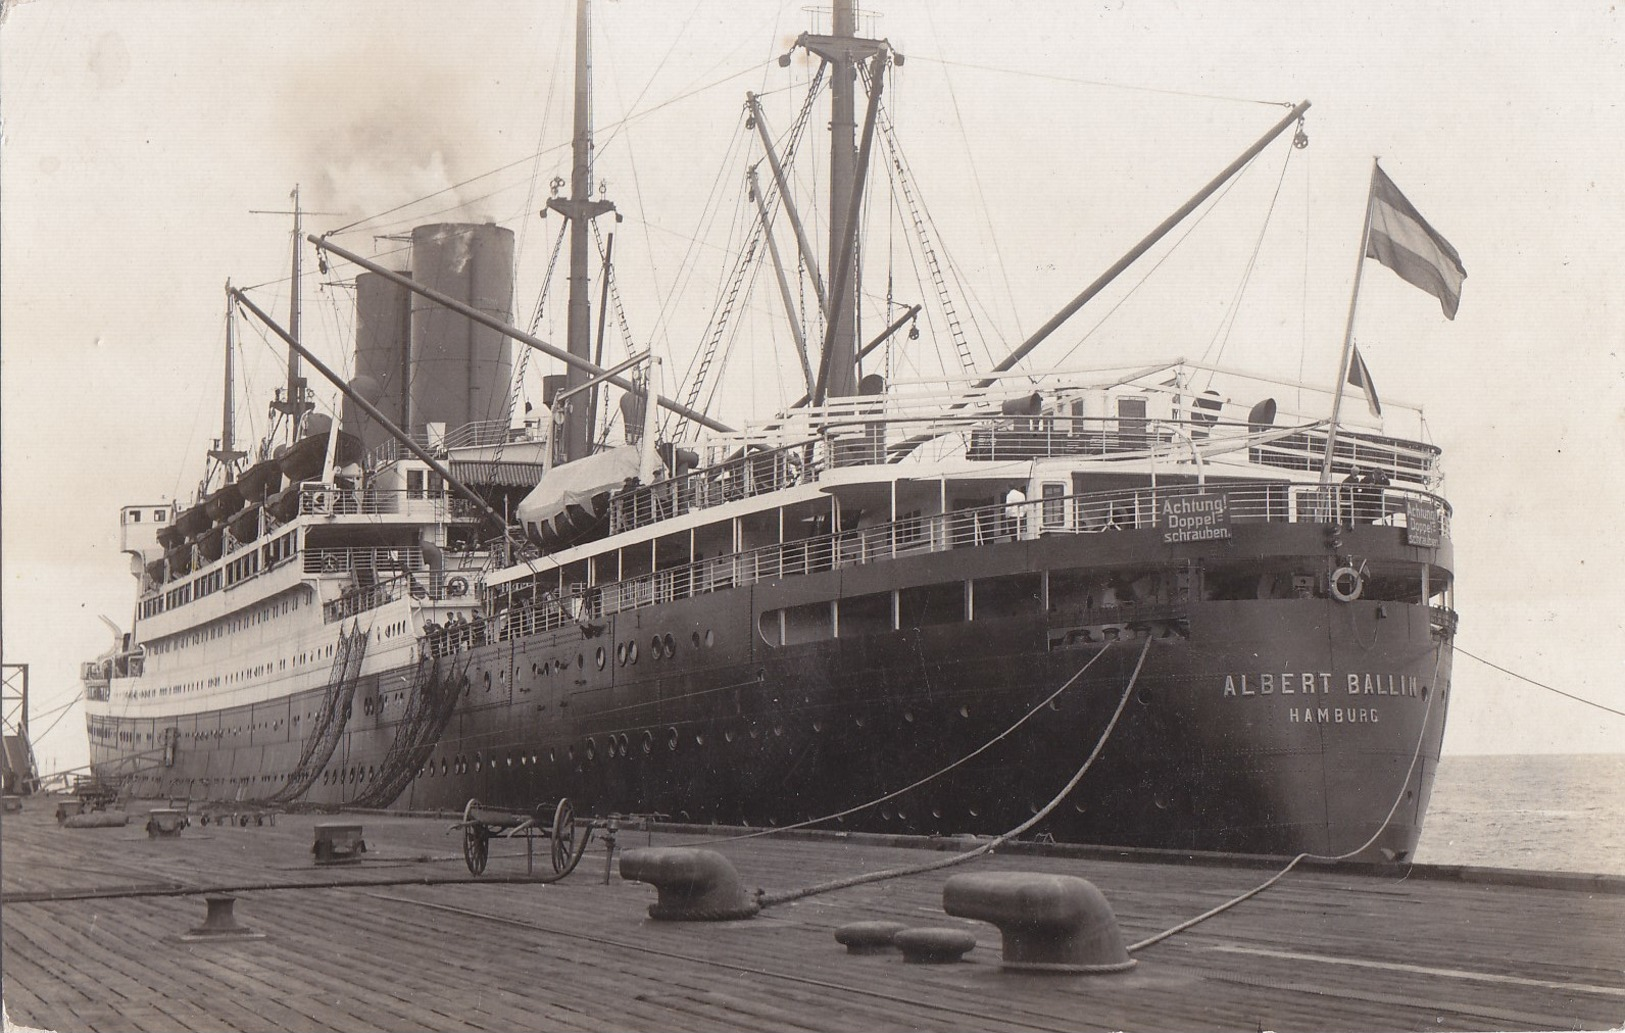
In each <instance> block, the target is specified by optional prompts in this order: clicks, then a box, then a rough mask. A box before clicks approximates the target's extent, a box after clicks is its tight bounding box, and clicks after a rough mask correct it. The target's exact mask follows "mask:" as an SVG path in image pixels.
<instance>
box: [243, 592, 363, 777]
mask: <svg viewBox="0 0 1625 1033" xmlns="http://www.w3.org/2000/svg"><path fill="white" fill-rule="evenodd" d="M367 638H368V635H367V633H366V632H364V631H362V630H361V624H360V622H359V621H358V622H356V623H355V625H354V626H353V627H352V629H351V630H350V631H345V630H344V629H343V628H342V627H341V628H340V629H339V641H338V648H337V649H335V650H334V651H333V671H332V673H331V674H330V675H329V677H328V681H327V697H326V698H325V699H323V700H322V709H321V711H320V712H319V713H317V715H316V722H315V727H313V728H312V729H311V730H310V734H309V735H308V736H306V737H305V746H304V749H303V750H301V751H300V753H299V763H297V764H295V765H294V768H293V773H292V774H291V775H289V776H288V781H287V784H286V785H284V786H283V787H282V788H281V789H278V790H277V791H276V792H274V793H272V794H271V795H270V796H269V797H267V800H268V801H269V802H271V803H291V802H292V801H294V800H296V799H298V798H299V797H301V796H303V795H304V793H305V791H306V790H307V789H309V788H310V787H311V785H312V784H314V783H315V781H316V778H317V776H319V775H320V774H321V773H322V769H323V768H325V767H326V766H327V762H328V761H329V760H331V759H332V757H333V751H334V750H335V749H337V748H338V744H339V739H340V738H341V737H342V736H343V735H344V726H345V723H346V722H348V721H349V720H350V705H351V702H352V701H353V700H354V699H355V687H356V683H357V682H359V681H360V680H361V659H362V657H363V656H365V655H366V652H367Z"/></svg>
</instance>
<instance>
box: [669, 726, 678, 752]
mask: <svg viewBox="0 0 1625 1033" xmlns="http://www.w3.org/2000/svg"><path fill="white" fill-rule="evenodd" d="M666 749H668V750H676V749H677V729H675V728H668V729H666Z"/></svg>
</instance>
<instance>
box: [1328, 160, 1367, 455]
mask: <svg viewBox="0 0 1625 1033" xmlns="http://www.w3.org/2000/svg"><path fill="white" fill-rule="evenodd" d="M1376 192H1377V159H1376V158H1372V159H1371V184H1370V185H1369V186H1368V187H1366V192H1365V226H1364V227H1363V228H1362V229H1361V230H1360V257H1359V258H1358V259H1356V260H1355V264H1354V289H1353V290H1352V291H1351V292H1350V293H1349V318H1348V324H1347V325H1346V326H1345V327H1344V328H1343V358H1342V361H1340V362H1339V363H1338V364H1337V388H1336V393H1335V394H1334V395H1332V422H1331V426H1329V427H1327V428H1326V455H1325V457H1324V458H1323V459H1322V461H1321V464H1320V483H1321V484H1330V483H1331V482H1332V458H1333V454H1334V453H1335V451H1336V449H1337V420H1338V417H1339V416H1341V415H1342V414H1343V389H1344V388H1345V387H1347V386H1348V380H1349V360H1350V359H1351V358H1352V357H1353V355H1354V313H1355V311H1356V310H1357V308H1358V306H1359V304H1360V280H1361V277H1362V274H1363V273H1364V272H1365V250H1366V245H1367V244H1368V243H1369V242H1370V240H1371V209H1372V207H1373V206H1372V204H1371V199H1372V197H1374V196H1376Z"/></svg>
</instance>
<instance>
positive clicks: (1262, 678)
mask: <svg viewBox="0 0 1625 1033" xmlns="http://www.w3.org/2000/svg"><path fill="white" fill-rule="evenodd" d="M1334 689H1342V690H1346V692H1347V694H1348V695H1350V696H1418V697H1419V696H1421V694H1422V684H1421V682H1420V681H1419V680H1418V679H1417V678H1416V676H1414V675H1409V674H1377V673H1374V672H1369V671H1368V672H1365V673H1353V674H1348V675H1345V676H1343V677H1338V676H1335V675H1333V673H1332V672H1331V671H1282V672H1280V673H1278V674H1277V673H1276V672H1274V671H1262V672H1260V673H1258V674H1227V675H1225V676H1224V695H1226V696H1236V697H1238V698H1239V697H1241V696H1273V695H1275V694H1277V693H1279V694H1280V695H1283V696H1293V695H1305V696H1310V695H1315V694H1320V695H1331V693H1332V692H1333V691H1334Z"/></svg>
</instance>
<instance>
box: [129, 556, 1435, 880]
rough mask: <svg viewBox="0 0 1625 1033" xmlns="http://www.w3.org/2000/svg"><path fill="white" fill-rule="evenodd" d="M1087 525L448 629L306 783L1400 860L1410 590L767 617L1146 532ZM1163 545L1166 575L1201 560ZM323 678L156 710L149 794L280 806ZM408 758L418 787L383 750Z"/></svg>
mask: <svg viewBox="0 0 1625 1033" xmlns="http://www.w3.org/2000/svg"><path fill="white" fill-rule="evenodd" d="M1258 530H1259V532H1261V534H1260V535H1259V536H1258V537H1257V540H1256V541H1254V542H1252V543H1251V545H1252V546H1253V547H1254V548H1256V549H1257V550H1258V551H1260V552H1261V553H1264V552H1271V551H1274V552H1287V553H1291V552H1296V551H1300V550H1301V549H1304V548H1307V547H1309V546H1310V545H1311V544H1313V541H1312V539H1311V537H1310V536H1311V535H1317V533H1316V532H1312V531H1310V530H1309V529H1299V528H1281V529H1273V528H1271V529H1264V528H1261V529H1258ZM1238 531H1239V532H1241V533H1242V535H1243V536H1245V535H1246V534H1247V533H1249V532H1252V531H1253V529H1250V528H1248V529H1240V528H1238ZM1360 533H1361V534H1363V535H1365V536H1368V537H1370V538H1371V539H1372V540H1371V541H1368V542H1365V543H1363V544H1364V545H1365V546H1366V548H1367V549H1368V550H1369V551H1372V552H1375V551H1377V550H1378V547H1379V546H1380V545H1383V544H1387V545H1388V546H1389V550H1388V551H1391V552H1408V551H1410V550H1406V549H1404V548H1403V547H1400V548H1397V549H1396V548H1394V546H1395V545H1396V544H1397V543H1396V542H1395V541H1391V540H1387V539H1394V536H1395V535H1396V534H1397V532H1395V531H1393V530H1392V529H1370V530H1366V531H1363V532H1360ZM1384 534H1386V535H1387V539H1385V540H1383V541H1379V540H1377V539H1378V538H1379V537H1380V536H1382V535H1384ZM1295 536H1296V537H1302V538H1303V541H1301V542H1299V541H1295V540H1294V537H1295ZM1097 539H1098V536H1089V537H1087V538H1073V539H1055V540H1047V539H1046V540H1043V541H1034V542H1013V543H1008V544H1004V545H997V546H990V547H987V548H982V549H977V550H973V551H970V552H967V553H963V554H950V555H936V556H927V557H920V558H916V559H909V560H892V561H889V562H885V563H872V564H868V565H865V566H858V567H853V568H847V569H836V570H830V571H825V572H822V573H816V574H808V575H803V576H800V577H796V578H787V579H779V580H769V581H761V582H758V583H756V584H754V585H751V586H748V587H740V588H734V589H728V590H723V591H716V592H711V593H708V594H705V595H701V596H694V597H691V598H687V599H679V600H676V601H672V602H668V603H662V604H660V605H656V606H647V607H642V608H638V609H633V610H629V611H627V612H623V613H618V614H613V615H610V616H608V617H606V618H604V619H603V620H602V621H600V622H599V623H597V624H593V625H587V626H580V627H578V626H575V625H566V626H565V627H562V628H554V629H552V630H549V631H544V632H539V633H535V634H528V635H523V636H515V637H512V638H507V639H506V640H503V641H497V642H491V643H486V644H468V645H465V646H463V647H461V648H458V649H455V650H453V649H449V648H448V649H447V650H445V651H444V653H443V655H440V656H437V657H434V658H432V659H428V658H426V659H425V660H423V661H420V662H419V663H418V664H417V665H415V666H407V667H401V668H399V669H396V670H392V671H385V672H382V673H376V674H372V675H368V676H365V677H363V678H361V679H359V681H358V682H357V683H356V684H355V685H354V687H353V689H354V703H353V706H352V708H351V716H350V718H349V720H348V722H347V724H346V726H345V728H344V731H343V734H342V737H341V738H340V740H339V744H338V746H337V748H336V750H335V751H334V753H333V756H332V757H331V759H330V761H329V762H328V764H327V765H326V769H325V770H324V771H323V772H322V774H321V775H320V777H317V778H315V779H314V781H312V782H311V784H310V785H309V788H308V789H307V790H306V791H305V792H304V793H303V794H302V796H301V797H300V799H302V800H305V801H309V802H312V803H325V804H344V803H353V802H355V801H357V800H358V799H365V798H366V796H367V790H368V787H369V786H374V785H377V784H380V783H386V782H388V781H390V780H395V781H399V782H401V783H402V785H403V788H402V790H401V791H400V792H399V793H398V795H395V796H394V797H393V799H392V801H390V802H392V803H393V805H394V806H396V807H400V808H412V809H425V808H440V809H455V808H460V807H461V806H462V805H463V804H464V803H465V802H466V801H467V800H468V799H470V798H478V799H480V800H481V801H483V802H485V803H487V804H492V805H495V806H508V807H515V808H525V809H529V808H531V807H534V806H535V805H536V804H537V803H540V802H546V801H551V800H556V799H558V798H559V797H564V796H567V797H569V798H571V800H572V801H573V802H574V803H575V805H576V807H577V809H578V811H579V812H582V813H593V814H598V815H607V814H611V813H623V814H629V813H636V814H661V815H665V816H667V817H668V818H670V819H671V820H674V821H683V822H699V823H721V824H730V825H732V824H745V825H753V826H770V825H779V826H783V825H788V824H792V823H797V822H801V821H805V820H808V819H812V818H819V817H823V816H826V815H831V814H835V813H837V812H845V811H849V810H851V809H852V808H855V807H858V806H859V805H862V804H866V803H869V802H870V801H874V800H876V799H878V798H880V797H882V796H885V795H887V794H890V793H896V792H898V791H899V790H904V789H908V787H910V786H914V784H915V783H917V782H919V783H921V784H920V785H918V786H917V787H915V788H912V789H909V790H908V791H907V792H904V793H902V794H901V795H899V796H897V797H896V798H894V799H891V800H887V801H885V802H882V803H879V804H876V805H874V806H871V807H866V808H863V809H861V810H856V811H852V812H851V813H847V814H844V815H843V816H842V817H841V818H838V819H833V820H830V821H828V822H827V823H826V824H827V826H828V827H834V828H844V829H852V830H868V831H881V832H896V833H913V834H941V835H953V834H958V833H978V834H993V833H1001V832H1005V831H1007V830H1009V829H1011V828H1014V827H1016V826H1017V825H1019V824H1021V823H1023V822H1026V821H1029V820H1030V819H1032V818H1033V816H1034V815H1035V814H1037V813H1039V812H1040V811H1044V810H1046V809H1048V813H1047V814H1046V815H1045V817H1044V818H1043V820H1042V821H1040V822H1039V823H1038V824H1037V825H1035V826H1034V827H1033V829H1032V830H1031V831H1032V833H1033V834H1035V835H1046V834H1047V835H1049V836H1052V837H1053V838H1054V839H1056V840H1058V841H1066V842H1081V843H1098V844H1113V845H1122V846H1131V847H1145V848H1160V849H1172V850H1195V851H1230V852H1246V853H1267V854H1295V853H1298V852H1310V853H1314V854H1320V855H1326V856H1332V855H1339V854H1344V853H1349V852H1352V851H1359V852H1360V856H1362V857H1365V858H1367V859H1384V858H1387V859H1399V858H1404V857H1407V856H1409V854H1410V853H1411V852H1412V851H1413V850H1414V848H1415V844H1416V840H1417V837H1418V835H1419V833H1420V829H1421V824H1422V819H1423V816H1424V814H1425V812H1426V807H1427V800H1428V795H1429V791H1430V788H1431V785H1432V780H1433V772H1434V767H1435V764H1436V761H1437V758H1438V754H1439V745H1440V740H1441V738H1442V735H1443V728H1444V723H1445V716H1446V709H1447V705H1448V687H1449V683H1450V673H1451V672H1450V651H1449V633H1448V631H1447V630H1444V629H1442V628H1441V627H1440V626H1439V623H1438V621H1437V619H1436V617H1437V611H1435V610H1432V609H1430V608H1429V607H1427V606H1425V605H1422V604H1421V603H1420V602H1416V603H1405V602H1399V601H1394V600H1375V599H1357V600H1354V601H1352V602H1341V601H1338V600H1337V599H1334V598H1322V597H1307V598H1296V597H1294V598H1256V599H1207V598H1202V597H1200V594H1194V593H1193V594H1192V595H1191V596H1189V597H1187V598H1183V599H1175V600H1161V601H1154V602H1151V603H1147V604H1143V605H1134V604H1130V603H1127V602H1125V603H1123V604H1120V605H1116V606H1105V605H1101V604H1100V601H1099V600H1087V601H1085V602H1084V603H1081V604H1079V605H1071V604H1069V602H1068V601H1067V600H1064V599H1049V600H1042V601H1041V602H1045V603H1047V605H1043V606H1034V607H1033V610H1034V612H1030V613H1013V614H1009V615H1002V614H972V618H971V619H968V620H942V621H941V622H940V623H937V622H933V620H932V619H929V618H928V619H925V620H920V621H917V622H913V623H909V622H906V621H904V622H899V621H896V620H894V621H893V622H892V623H893V624H898V623H901V625H902V626H895V627H889V628H886V629H884V630H873V631H865V630H863V629H861V628H853V627H850V626H846V625H843V626H842V627H840V628H831V629H829V631H828V633H827V634H824V635H820V634H817V633H813V634H809V635H806V636H804V637H805V638H807V639H810V640H808V641H798V642H790V641H788V638H787V637H786V636H785V635H784V634H783V633H782V631H779V628H780V627H781V626H779V625H775V624H774V621H775V620H776V618H775V615H776V614H779V613H783V612H796V611H797V610H798V608H799V609H804V608H806V607H809V606H810V607H812V608H813V609H814V610H815V611H816V609H817V608H818V607H819V606H821V605H824V603H825V602H827V601H828V600H830V599H842V600H852V599H857V598H874V597H876V593H875V592H872V591H870V590H871V589H877V588H883V587H884V586H886V585H892V584H898V583H910V582H913V583H920V584H927V583H931V582H933V581H936V582H937V583H943V579H944V578H946V577H948V576H949V574H951V575H952V577H953V578H954V579H956V580H952V581H947V582H946V583H947V584H950V585H952V584H955V583H962V582H961V581H959V580H958V579H966V580H972V581H974V580H975V578H976V577H977V575H978V573H979V571H980V570H982V569H985V570H986V571H988V572H994V571H997V572H1007V571H1018V572H1019V571H1028V572H1033V575H1034V576H1036V573H1037V572H1039V571H1043V570H1050V569H1063V568H1064V569H1071V570H1078V569H1086V568H1080V567H1079V566H1078V564H1079V562H1080V560H1083V559H1085V558H1087V559H1088V560H1089V561H1090V562H1091V563H1093V564H1094V565H1095V566H1097V567H1101V568H1105V567H1111V566H1114V565H1120V564H1121V563H1122V562H1125V561H1129V560H1134V559H1136V558H1138V559H1139V560H1144V559H1145V557H1144V556H1143V555H1141V556H1138V557H1137V556H1136V553H1137V551H1138V552H1143V551H1144V550H1145V549H1146V548H1147V542H1148V541H1150V540H1151V539H1146V538H1145V537H1144V536H1139V535H1133V534H1126V535H1123V536H1121V537H1118V538H1116V539H1115V540H1114V541H1113V542H1112V543H1111V547H1112V549H1113V550H1114V552H1113V553H1112V554H1111V555H1109V556H1102V555H1100V550H1101V545H1102V543H1101V542H1100V541H1099V540H1097ZM1235 544H1236V545H1238V546H1246V545H1248V544H1249V543H1247V542H1245V541H1240V542H1236V543H1235ZM1080 550H1089V551H1092V554H1091V555H1088V556H1087V557H1086V555H1085V552H1083V551H1080ZM1174 551H1176V552H1177V550H1174ZM1164 552H1167V550H1164ZM1162 558H1163V560H1164V561H1166V562H1167V563H1169V568H1168V569H1170V570H1174V569H1177V568H1179V567H1180V565H1182V564H1188V557H1184V558H1181V557H1178V556H1173V555H1171V554H1168V555H1164V556H1163V557H1162ZM1049 583H1050V582H1047V581H1046V582H1045V584H1046V585H1047V584H1049ZM854 612H855V610H854ZM770 631H774V632H776V633H775V634H770V633H769V632H770ZM770 639H777V640H778V641H777V642H774V641H770ZM430 667H432V669H433V677H434V678H435V679H438V680H439V682H440V683H442V685H443V686H444V685H450V686H451V687H452V689H453V690H454V691H456V692H458V693H459V694H460V698H459V699H458V700H457V702H456V704H455V709H453V710H450V711H449V716H448V717H447V718H446V720H445V721H444V723H443V727H440V728H437V729H435V730H434V731H435V733H436V734H435V735H434V736H433V738H432V741H430V742H427V744H426V745H425V747H424V748H423V749H421V750H418V751H415V752H414V751H411V750H404V751H403V750H402V749H400V748H399V743H400V742H401V740H402V726H403V722H406V721H410V720H414V718H413V716H412V713H413V711H414V707H413V706H412V703H413V698H412V697H413V693H414V692H415V691H418V689H419V688H420V687H421V686H422V684H423V683H424V680H425V678H424V673H425V670H426V669H428V668H430ZM331 691H332V688H331V687H330V690H329V693H330V692H331ZM329 693H324V692H322V691H317V692H311V693H306V694H304V695H302V696H294V697H288V698H284V699H279V700H273V701H270V702H267V703H264V704H257V705H255V706H254V707H251V708H238V709H237V710H233V711H217V712H212V713H208V714H200V715H191V716H186V717H181V718H178V719H177V718H169V719H162V720H161V721H157V722H150V723H151V724H152V725H153V727H150V728H149V727H144V726H133V727H131V728H130V729H128V731H130V733H131V735H130V736H129V737H128V739H129V741H132V742H136V743H140V742H142V741H146V742H152V741H154V740H153V739H146V738H145V737H146V736H149V735H151V736H155V737H156V739H157V740H158V741H161V740H162V738H163V736H164V735H165V734H172V735H174V736H175V738H176V743H177V748H176V750H175V751H174V753H173V756H172V757H169V758H166V761H167V762H166V764H165V765H164V766H162V767H161V768H158V769H156V770H153V769H149V770H148V772H147V773H146V774H145V775H144V776H143V778H144V780H145V786H146V788H149V789H151V790H152V791H155V792H161V793H173V794H178V795H188V794H190V795H193V796H206V797H216V798H244V799H252V798H267V797H270V796H272V795H274V794H275V792H276V791H277V790H278V789H279V788H281V787H283V786H285V785H286V784H287V782H288V780H289V778H290V776H291V773H292V772H293V769H294V768H295V766H296V765H297V762H298V758H299V756H300V751H301V746H302V742H301V740H300V738H299V737H298V735H296V734H294V731H293V730H294V729H296V728H297V727H298V724H299V723H298V722H297V721H296V720H293V718H295V717H297V716H299V715H301V714H305V715H314V714H316V713H319V712H320V711H321V709H322V707H323V706H324V704H326V703H328V702H329V701H330V699H329ZM1052 697H1053V698H1052ZM448 698H449V697H448ZM419 709H421V708H419ZM1024 717H1025V720H1023V718H1024ZM416 720H418V721H419V723H420V724H421V714H419V715H418V716H417V718H416ZM167 727H173V728H174V729H175V731H174V732H173V733H166V732H165V728H167ZM306 727H307V728H308V727H309V725H308V723H307V725H306ZM1091 754H1095V756H1094V758H1093V760H1092V761H1091V762H1089V764H1088V769H1087V770H1086V771H1083V772H1082V774H1081V775H1079V772H1080V769H1082V768H1083V767H1084V765H1085V763H1086V761H1089V758H1090V757H1091ZM97 759H98V760H99V761H101V762H103V763H105V764H107V765H108V766H109V767H111V766H112V762H114V761H115V760H117V759H118V758H117V753H116V751H109V752H107V753H106V754H105V755H104V756H102V757H99V758H97ZM956 760H958V761H961V762H960V763H959V764H957V765H956V766H953V767H952V768H951V770H948V771H946V772H942V771H941V769H943V768H945V767H948V766H949V765H950V764H952V762H954V761H956ZM402 765H410V767H411V769H412V770H411V771H410V772H405V774H407V775H409V777H406V778H402V777H400V776H401V775H402V774H403V772H402V771H400V770H392V769H400V768H401V766H402ZM939 772H940V773H939ZM932 776H935V777H932ZM1075 777H1076V784H1075V786H1073V787H1072V788H1070V790H1069V789H1068V786H1069V784H1070V783H1071V782H1072V781H1073V780H1074V778H1075ZM1052 805H1053V806H1052Z"/></svg>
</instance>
